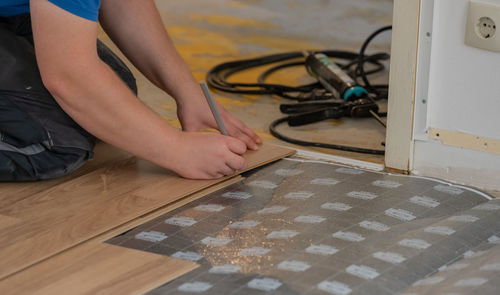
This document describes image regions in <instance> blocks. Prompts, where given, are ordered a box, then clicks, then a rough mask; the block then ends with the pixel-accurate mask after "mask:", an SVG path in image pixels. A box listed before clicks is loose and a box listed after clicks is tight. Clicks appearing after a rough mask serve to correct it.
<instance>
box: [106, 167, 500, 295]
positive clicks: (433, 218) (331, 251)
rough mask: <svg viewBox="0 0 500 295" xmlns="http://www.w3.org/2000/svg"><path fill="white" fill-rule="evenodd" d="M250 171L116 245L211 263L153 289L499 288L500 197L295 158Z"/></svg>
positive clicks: (214, 292) (163, 294)
mask: <svg viewBox="0 0 500 295" xmlns="http://www.w3.org/2000/svg"><path fill="white" fill-rule="evenodd" d="M244 177H245V178H244V179H242V180H241V181H239V182H237V183H234V184H232V185H230V186H228V187H226V188H224V189H221V190H218V191H216V192H214V193H211V194H208V195H207V196H204V197H203V198H200V199H198V200H197V201H194V202H192V203H190V204H187V205H184V206H182V207H180V208H178V209H176V210H174V211H172V212H169V213H167V214H164V215H162V216H160V217H158V218H156V219H154V220H152V221H150V222H147V223H145V224H142V225H140V226H138V227H137V228H135V229H133V230H131V231H128V232H126V233H123V234H122V235H118V236H117V237H115V238H113V239H111V240H109V241H108V243H111V244H114V245H120V246H122V247H126V248H132V249H138V250H143V251H146V252H150V253H157V254H162V255H166V256H170V257H175V258H179V259H183V260H186V261H192V262H196V263H199V264H201V267H199V268H198V269H196V270H193V271H191V272H189V273H188V274H186V275H184V276H182V277H180V278H178V279H176V280H174V281H172V282H170V283H168V284H165V285H163V286H161V287H159V288H157V289H155V290H153V291H151V292H150V293H148V294H151V295H153V294H155V295H167V294H206V295H218V294H241V295H247V294H276V295H277V294H283V295H284V294H287V295H292V294H318V295H320V294H323V295H327V294H337V295H341V294H362V295H363V294H366V295H367V294H379V295H381V294H399V293H401V294H445V293H446V294H451V293H453V294H471V293H472V292H475V293H478V294H492V295H493V294H498V288H500V283H499V282H498V280H497V279H495V278H497V277H498V275H499V274H500V245H499V243H500V238H499V237H500V223H499V222H498V220H499V219H500V200H490V199H488V197H487V196H485V195H481V194H478V193H477V192H474V191H470V190H468V189H466V188H460V187H456V186H450V185H448V184H445V183H443V182H438V181H432V180H425V179H419V178H413V177H407V176H393V175H387V174H382V173H374V172H367V171H363V170H357V169H352V168H347V167H344V166H338V165H335V164H331V163H327V162H323V163H321V162H318V161H308V160H304V159H300V158H296V157H292V158H285V159H283V160H281V161H279V162H277V163H274V164H271V165H268V166H267V167H264V168H261V169H257V170H253V171H251V172H248V173H246V174H244ZM407 289H408V290H407Z"/></svg>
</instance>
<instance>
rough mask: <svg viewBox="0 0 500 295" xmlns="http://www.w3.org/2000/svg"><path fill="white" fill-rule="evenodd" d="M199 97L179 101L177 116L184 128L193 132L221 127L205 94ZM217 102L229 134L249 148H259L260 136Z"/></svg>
mask: <svg viewBox="0 0 500 295" xmlns="http://www.w3.org/2000/svg"><path fill="white" fill-rule="evenodd" d="M200 93H201V91H200ZM198 97H199V99H197V100H195V101H193V100H192V101H191V102H190V103H178V105H177V116H178V118H179V120H180V122H181V125H182V130H184V131H190V132H193V131H200V130H203V129H206V128H214V129H219V128H218V126H217V122H216V121H215V118H214V116H213V114H212V112H211V110H210V108H209V106H208V103H207V102H206V100H205V99H204V98H203V96H198ZM215 104H216V106H217V109H218V111H219V114H220V116H221V119H222V121H223V122H224V125H225V127H226V130H227V132H228V134H229V136H231V137H234V138H237V139H239V140H241V141H243V142H244V143H245V144H246V146H247V148H248V149H251V150H257V149H258V144H261V143H262V140H261V139H260V137H259V136H258V135H257V134H255V132H253V131H252V130H251V129H250V128H248V127H247V126H246V125H245V123H243V122H242V121H241V120H239V119H238V118H236V117H235V116H233V115H232V114H231V113H229V112H228V111H227V110H226V109H225V108H224V107H223V106H222V105H221V104H219V103H218V102H215Z"/></svg>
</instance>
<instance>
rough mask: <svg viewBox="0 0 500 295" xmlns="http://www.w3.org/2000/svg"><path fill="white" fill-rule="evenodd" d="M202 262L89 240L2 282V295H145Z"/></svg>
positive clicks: (0, 287)
mask: <svg viewBox="0 0 500 295" xmlns="http://www.w3.org/2000/svg"><path fill="white" fill-rule="evenodd" d="M197 266H198V265H197V264H196V263H193V262H189V261H185V260H179V259H174V258H170V257H167V256H162V255H157V254H152V253H148V252H144V251H138V250H132V249H127V248H123V247H119V246H113V245H108V244H102V243H96V242H93V243H86V244H84V245H81V246H78V247H76V248H73V249H70V250H68V251H66V252H64V253H61V254H59V255H57V256H56V257H53V258H52V259H50V260H47V261H44V262H42V263H40V264H37V265H35V266H33V267H31V268H29V269H28V270H26V271H24V272H21V273H18V274H16V275H14V276H12V277H10V278H8V279H6V280H3V281H0V293H1V294H50V295H52V294H143V293H144V292H147V291H149V290H151V289H153V288H155V287H158V286H159V285H161V284H164V283H166V282H168V281H170V280H173V279H175V278H177V277H179V276H181V275H183V274H185V273H187V272H189V271H191V270H193V269H195V268H196V267H197Z"/></svg>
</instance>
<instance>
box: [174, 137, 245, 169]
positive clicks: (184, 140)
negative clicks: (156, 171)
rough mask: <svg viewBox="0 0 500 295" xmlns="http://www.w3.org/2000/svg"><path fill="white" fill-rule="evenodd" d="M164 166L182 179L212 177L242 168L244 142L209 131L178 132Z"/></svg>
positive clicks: (243, 166)
mask: <svg viewBox="0 0 500 295" xmlns="http://www.w3.org/2000/svg"><path fill="white" fill-rule="evenodd" d="M177 135H178V138H176V141H175V143H174V149H173V151H172V152H171V154H170V155H169V156H168V158H169V163H168V165H166V166H167V168H169V169H171V170H173V171H174V172H176V173H177V174H179V175H180V176H182V177H185V178H193V179H214V178H221V177H224V176H226V175H232V174H234V173H235V172H236V171H237V170H242V169H245V167H246V163H245V159H244V158H243V157H242V156H241V155H243V154H244V153H245V151H246V150H247V147H246V144H245V143H244V142H242V141H241V140H238V139H236V138H233V137H230V136H224V135H220V134H216V133H208V132H179V133H178V134H177Z"/></svg>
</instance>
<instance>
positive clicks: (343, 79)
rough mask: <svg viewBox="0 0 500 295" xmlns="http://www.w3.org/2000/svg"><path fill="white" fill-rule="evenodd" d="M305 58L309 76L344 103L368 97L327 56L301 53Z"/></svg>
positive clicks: (319, 53) (366, 92)
mask: <svg viewBox="0 0 500 295" xmlns="http://www.w3.org/2000/svg"><path fill="white" fill-rule="evenodd" d="M303 54H304V57H305V58H306V61H305V65H306V68H307V71H308V72H309V74H311V75H312V76H313V77H315V78H316V79H318V81H319V82H320V83H321V85H323V87H325V89H327V90H328V91H330V92H331V93H333V94H339V95H340V97H341V98H342V99H344V100H345V101H350V100H355V99H358V98H364V97H367V96H368V91H366V89H364V88H363V87H361V86H358V85H357V84H356V82H354V80H353V79H352V78H351V77H350V76H349V75H347V74H346V73H345V72H344V71H343V70H342V69H341V68H340V67H339V66H338V65H337V64H335V63H334V62H332V61H331V60H330V59H329V58H328V56H326V55H325V54H323V53H321V52H318V53H314V52H308V51H304V52H303Z"/></svg>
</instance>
